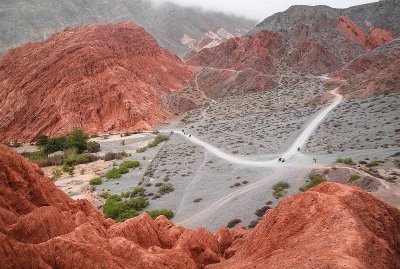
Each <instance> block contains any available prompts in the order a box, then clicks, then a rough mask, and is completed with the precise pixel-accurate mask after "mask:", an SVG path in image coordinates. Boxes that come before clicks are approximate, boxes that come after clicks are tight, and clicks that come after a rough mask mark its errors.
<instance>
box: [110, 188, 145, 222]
mask: <svg viewBox="0 0 400 269" xmlns="http://www.w3.org/2000/svg"><path fill="white" fill-rule="evenodd" d="M148 205H149V201H148V200H146V199H145V198H143V197H139V198H135V199H130V200H127V201H124V200H123V199H122V198H121V196H119V195H116V194H115V195H111V196H109V197H108V198H107V200H106V202H105V204H104V206H103V212H104V216H105V217H107V218H112V219H114V220H115V221H118V222H122V221H125V220H127V219H129V218H132V217H135V216H138V215H139V211H140V210H141V209H143V208H145V207H147V206H148Z"/></svg>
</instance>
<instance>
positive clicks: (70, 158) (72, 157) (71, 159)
mask: <svg viewBox="0 0 400 269" xmlns="http://www.w3.org/2000/svg"><path fill="white" fill-rule="evenodd" d="M77 157H78V150H77V149H76V148H72V149H68V150H67V153H66V156H65V159H64V164H67V165H68V166H74V165H76V158H77Z"/></svg>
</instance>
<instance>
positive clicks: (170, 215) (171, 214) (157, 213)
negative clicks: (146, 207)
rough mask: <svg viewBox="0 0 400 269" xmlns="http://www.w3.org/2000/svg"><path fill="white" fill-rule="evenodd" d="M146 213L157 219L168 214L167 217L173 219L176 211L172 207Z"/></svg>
mask: <svg viewBox="0 0 400 269" xmlns="http://www.w3.org/2000/svg"><path fill="white" fill-rule="evenodd" d="M146 213H147V214H149V215H150V217H151V218H152V219H156V218H157V217H158V216H161V215H163V216H166V217H167V219H172V218H173V217H174V212H173V211H172V210H170V209H161V210H151V211H146Z"/></svg>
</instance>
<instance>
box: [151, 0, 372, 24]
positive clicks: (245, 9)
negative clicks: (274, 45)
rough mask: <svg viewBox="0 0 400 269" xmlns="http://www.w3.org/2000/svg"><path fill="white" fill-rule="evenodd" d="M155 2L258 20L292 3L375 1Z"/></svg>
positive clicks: (359, 1) (339, 5)
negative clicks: (201, 8) (199, 8)
mask: <svg viewBox="0 0 400 269" xmlns="http://www.w3.org/2000/svg"><path fill="white" fill-rule="evenodd" d="M153 1H154V2H156V3H160V2H174V3H177V4H179V5H184V6H199V7H203V8H204V9H209V10H216V11H223V12H225V13H234V14H237V15H243V16H246V17H248V18H253V19H257V20H259V21H261V20H263V19H265V18H266V17H268V16H270V15H272V14H274V13H276V12H280V11H284V10H286V9H288V8H289V7H290V6H292V5H311V6H314V5H327V6H331V7H336V8H344V7H350V6H355V5H360V4H366V3H371V2H377V1H378V0H375V1H368V0H295V1H289V0H153Z"/></svg>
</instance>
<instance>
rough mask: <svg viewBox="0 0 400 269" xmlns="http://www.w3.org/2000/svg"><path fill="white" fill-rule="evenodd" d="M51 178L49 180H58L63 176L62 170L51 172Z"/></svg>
mask: <svg viewBox="0 0 400 269" xmlns="http://www.w3.org/2000/svg"><path fill="white" fill-rule="evenodd" d="M51 174H52V176H51V180H57V179H58V178H60V177H61V176H62V174H63V171H62V169H55V170H53V172H51Z"/></svg>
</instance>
